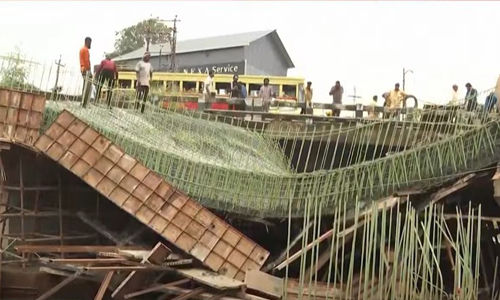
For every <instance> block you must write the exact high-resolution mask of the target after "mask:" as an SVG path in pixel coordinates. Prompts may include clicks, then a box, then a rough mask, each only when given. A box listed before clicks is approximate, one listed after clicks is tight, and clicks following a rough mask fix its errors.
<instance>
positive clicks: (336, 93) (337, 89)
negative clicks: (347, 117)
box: [329, 81, 344, 117]
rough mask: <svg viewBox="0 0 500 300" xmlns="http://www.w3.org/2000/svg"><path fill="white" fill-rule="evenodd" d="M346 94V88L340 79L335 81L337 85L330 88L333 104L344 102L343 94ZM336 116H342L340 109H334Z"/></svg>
mask: <svg viewBox="0 0 500 300" xmlns="http://www.w3.org/2000/svg"><path fill="white" fill-rule="evenodd" d="M343 94H344V88H343V87H342V86H341V85H340V81H337V82H335V85H334V86H332V88H331V89H330V93H329V95H330V96H332V97H333V104H342V95H343ZM332 113H333V116H334V117H338V116H340V109H337V108H334V109H332Z"/></svg>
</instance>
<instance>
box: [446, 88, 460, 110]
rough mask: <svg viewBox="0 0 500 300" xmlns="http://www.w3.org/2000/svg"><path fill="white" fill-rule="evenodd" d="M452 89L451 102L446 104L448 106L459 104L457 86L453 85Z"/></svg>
mask: <svg viewBox="0 0 500 300" xmlns="http://www.w3.org/2000/svg"><path fill="white" fill-rule="evenodd" d="M452 89H453V92H452V93H451V100H450V102H449V103H448V105H458V104H459V98H458V85H456V84H454V85H453V87H452Z"/></svg>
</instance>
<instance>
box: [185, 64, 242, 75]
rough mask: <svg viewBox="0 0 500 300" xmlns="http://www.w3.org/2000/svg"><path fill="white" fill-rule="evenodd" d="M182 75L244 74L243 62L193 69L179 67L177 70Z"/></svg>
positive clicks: (194, 67) (195, 67)
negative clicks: (210, 72)
mask: <svg viewBox="0 0 500 300" xmlns="http://www.w3.org/2000/svg"><path fill="white" fill-rule="evenodd" d="M179 69H180V70H179V71H181V72H183V73H188V74H192V73H202V74H206V73H208V72H209V71H214V72H215V74H238V75H243V74H245V62H244V61H241V62H233V63H222V64H210V65H202V66H193V67H180V68H179Z"/></svg>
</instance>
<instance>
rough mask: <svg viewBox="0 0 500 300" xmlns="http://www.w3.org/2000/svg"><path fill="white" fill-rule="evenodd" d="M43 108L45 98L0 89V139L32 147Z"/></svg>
mask: <svg viewBox="0 0 500 300" xmlns="http://www.w3.org/2000/svg"><path fill="white" fill-rule="evenodd" d="M44 108H45V96H42V95H36V94H33V93H26V92H20V91H13V90H9V89H4V88H0V138H3V139H8V140H11V141H15V142H20V143H23V144H26V145H30V146H31V145H33V143H34V142H35V141H36V140H37V139H38V135H39V130H40V126H41V125H42V122H43V110H44Z"/></svg>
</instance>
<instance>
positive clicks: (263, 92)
mask: <svg viewBox="0 0 500 300" xmlns="http://www.w3.org/2000/svg"><path fill="white" fill-rule="evenodd" d="M273 95H274V93H273V88H272V87H271V86H270V85H269V78H264V85H262V86H261V87H260V90H259V98H262V109H263V110H264V111H265V112H267V111H269V105H270V104H271V100H272V98H273Z"/></svg>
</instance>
